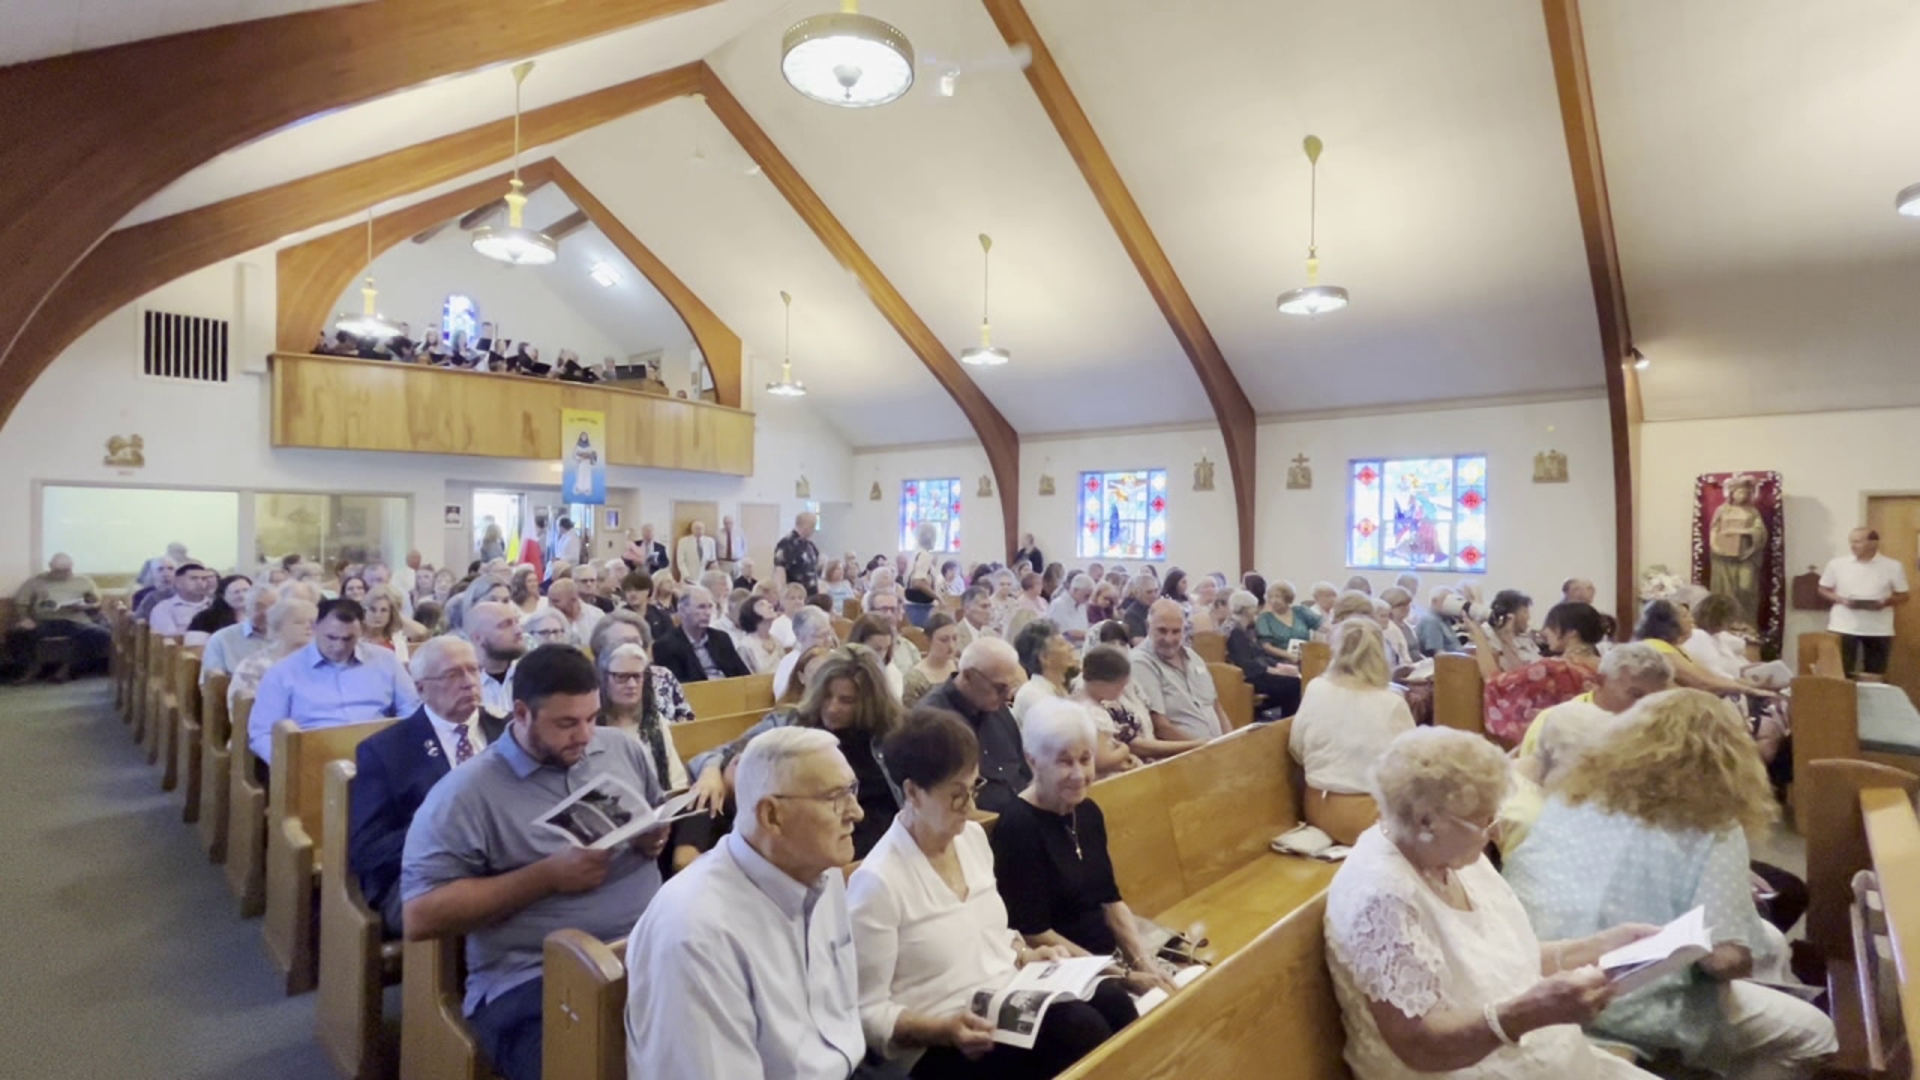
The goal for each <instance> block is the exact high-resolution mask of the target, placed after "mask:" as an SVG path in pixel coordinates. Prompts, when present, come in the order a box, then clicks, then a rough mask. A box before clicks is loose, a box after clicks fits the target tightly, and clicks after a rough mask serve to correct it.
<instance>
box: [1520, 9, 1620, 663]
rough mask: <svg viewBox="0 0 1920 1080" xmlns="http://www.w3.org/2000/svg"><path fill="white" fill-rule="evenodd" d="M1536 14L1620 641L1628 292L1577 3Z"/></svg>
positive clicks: (1542, 10) (1615, 616)
mask: <svg viewBox="0 0 1920 1080" xmlns="http://www.w3.org/2000/svg"><path fill="white" fill-rule="evenodd" d="M1540 9H1541V12H1542V13H1543V14H1544V15H1545V17H1546V26H1547V49H1548V52H1549V53H1551V54H1552V57H1553V83H1554V89H1555V91H1556V92H1557V93H1558V95H1559V98H1560V124H1561V126H1562V127H1563V128H1564V129H1565V130H1566V136H1567V159H1568V162H1569V164H1571V166H1572V168H1573V195H1574V200H1575V202H1576V203H1578V204H1579V209H1580V234H1581V237H1582V238H1583V239H1584V240H1585V242H1586V249H1587V273H1588V276H1589V277H1591V278H1592V280H1593V307H1594V314H1595V315H1596V316H1597V317H1598V319H1599V322H1600V362H1601V364H1602V365H1603V367H1604V373H1605V377H1606V384H1607V417H1608V421H1609V427H1610V428H1611V431H1612V436H1613V550H1614V566H1613V588H1614V618H1615V619H1616V620H1617V622H1618V624H1619V628H1620V633H1621V634H1622V635H1623V636H1624V635H1625V633H1626V632H1627V631H1628V630H1629V629H1630V628H1631V627H1632V626H1633V624H1634V621H1635V619H1636V618H1637V616H1638V614H1639V607H1640V604H1639V594H1638V591H1637V589H1636V585H1637V582H1638V570H1637V566H1638V560H1637V559H1636V557H1635V552H1634V544H1635V540H1636V535H1635V532H1634V515H1633V490H1634V485H1633V444H1634V440H1635V438H1636V436H1637V435H1638V428H1639V425H1640V395H1639V381H1638V380H1637V379H1634V378H1632V373H1631V372H1629V371H1628V370H1627V355H1628V351H1629V350H1630V349H1632V348H1633V327H1632V324H1631V323H1630V322H1629V321H1628V319H1627V290H1626V285H1625V283H1624V281H1623V279H1622V278H1621V274H1620V246H1619V244H1618V242H1617V241H1616V240H1615V238H1614V232H1613V206H1612V203H1611V202H1610V201H1609V200H1608V198H1607V169H1606V163H1605V162H1604V161H1603V160H1602V158H1601V154H1600V128H1599V124H1598V123H1597V121H1596V119H1595V116H1594V110H1593V86H1592V83H1591V81H1590V80H1589V78H1588V73H1587V46H1586V39H1585V36H1584V35H1583V33H1582V32H1581V28H1580V0H1540Z"/></svg>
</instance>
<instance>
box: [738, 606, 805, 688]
mask: <svg viewBox="0 0 1920 1080" xmlns="http://www.w3.org/2000/svg"><path fill="white" fill-rule="evenodd" d="M777 617H778V612H776V611H775V610H774V606H773V601H772V600H771V599H769V598H767V597H766V596H765V595H761V594H756V595H753V596H749V597H747V598H746V599H745V600H742V601H740V609H739V611H738V613H736V614H735V615H734V617H733V625H734V626H736V627H738V628H739V630H740V632H739V633H737V634H735V635H734V637H733V641H734V644H735V645H737V646H739V648H740V659H742V660H745V661H746V662H747V670H748V671H752V672H754V673H756V674H758V673H761V672H766V673H769V674H771V673H772V672H773V670H774V669H775V668H777V667H779V666H780V661H781V660H783V659H785V658H786V655H787V650H786V648H785V647H784V646H782V645H781V644H780V642H779V641H778V640H777V639H776V638H775V637H774V635H773V624H774V620H775V619H776V618H777ZM789 634H791V631H789Z"/></svg>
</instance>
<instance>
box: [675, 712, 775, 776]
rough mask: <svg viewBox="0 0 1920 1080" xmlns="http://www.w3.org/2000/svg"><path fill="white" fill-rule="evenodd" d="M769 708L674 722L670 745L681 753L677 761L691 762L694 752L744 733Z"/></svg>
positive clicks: (722, 744) (729, 740)
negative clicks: (671, 743)
mask: <svg viewBox="0 0 1920 1080" xmlns="http://www.w3.org/2000/svg"><path fill="white" fill-rule="evenodd" d="M768 711H770V710H766V709H755V710H753V711H751V712H743V713H735V714H734V715H732V716H716V717H714V718H713V719H711V720H691V721H688V722H687V723H684V724H675V725H673V728H672V732H673V748H674V749H675V750H676V751H678V752H679V754H680V763H681V764H683V765H692V764H693V759H694V758H695V757H696V756H698V755H700V754H704V753H706V752H707V751H709V750H712V749H713V748H715V747H717V746H725V745H726V744H728V743H730V742H732V741H733V740H735V739H737V738H739V737H740V736H742V735H745V734H746V733H747V729H748V728H750V727H752V726H753V725H755V724H757V723H759V722H760V721H761V719H762V718H763V717H765V716H766V715H767V713H768Z"/></svg>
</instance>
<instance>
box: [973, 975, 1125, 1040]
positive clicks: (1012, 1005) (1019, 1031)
mask: <svg viewBox="0 0 1920 1080" xmlns="http://www.w3.org/2000/svg"><path fill="white" fill-rule="evenodd" d="M1111 970H1113V958H1112V957H1110V956H1079V957H1074V958H1073V959H1071V960H1038V961H1035V962H1033V963H1031V964H1028V965H1027V966H1026V967H1023V968H1021V969H1020V970H1019V971H1018V972H1017V973H1015V975H1014V976H1013V981H1012V982H1010V983H1008V984H1007V985H1005V986H1003V987H1001V988H1000V989H999V990H997V991H995V990H981V991H978V992H976V993H975V994H974V995H973V1001H972V1002H971V1003H970V1005H969V1008H971V1009H972V1010H973V1014H974V1015H975V1016H979V1017H984V1018H985V1019H986V1020H988V1021H989V1022H991V1023H992V1024H993V1041H994V1042H997V1043H1005V1044H1007V1045H1008V1046H1017V1047H1019V1048H1021V1049H1022V1050H1031V1049H1032V1048H1033V1042H1034V1039H1035V1038H1036V1037H1037V1036H1038V1035H1039V1032H1040V1021H1041V1020H1042V1019H1043V1018H1045V1017H1046V1015H1047V1009H1048V1008H1050V1007H1052V1005H1053V1003H1054V1002H1055V1001H1085V1000H1087V999H1088V998H1090V997H1092V996H1093V989H1094V986H1095V985H1096V984H1098V983H1099V982H1100V980H1101V979H1104V978H1106V977H1107V973H1108V972H1109V971H1111Z"/></svg>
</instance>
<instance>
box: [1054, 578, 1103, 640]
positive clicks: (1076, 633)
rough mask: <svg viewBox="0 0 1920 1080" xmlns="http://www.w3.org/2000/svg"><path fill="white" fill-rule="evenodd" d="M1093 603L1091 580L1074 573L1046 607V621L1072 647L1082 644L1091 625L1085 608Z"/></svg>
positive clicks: (1090, 619) (1090, 616) (1089, 616)
mask: <svg viewBox="0 0 1920 1080" xmlns="http://www.w3.org/2000/svg"><path fill="white" fill-rule="evenodd" d="M1092 602H1093V579H1092V578H1091V577H1088V576H1087V575H1086V574H1083V573H1078V572H1076V573H1075V574H1074V575H1073V576H1072V577H1070V578H1068V579H1067V587H1066V588H1064V589H1061V590H1060V595H1058V596H1056V597H1054V598H1053V603H1051V604H1049V605H1047V621H1048V622H1050V623H1052V624H1053V625H1054V627H1055V628H1056V629H1058V630H1059V631H1060V633H1061V634H1062V635H1064V636H1065V637H1066V639H1067V641H1068V642H1069V643H1071V644H1073V645H1076V646H1077V645H1081V644H1084V643H1085V642H1086V640H1087V630H1088V628H1089V627H1091V626H1092V625H1093V622H1092V615H1091V613H1090V612H1088V610H1087V608H1088V605H1090V604H1091V603H1092Z"/></svg>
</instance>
